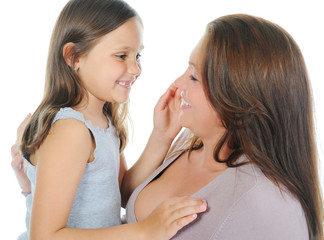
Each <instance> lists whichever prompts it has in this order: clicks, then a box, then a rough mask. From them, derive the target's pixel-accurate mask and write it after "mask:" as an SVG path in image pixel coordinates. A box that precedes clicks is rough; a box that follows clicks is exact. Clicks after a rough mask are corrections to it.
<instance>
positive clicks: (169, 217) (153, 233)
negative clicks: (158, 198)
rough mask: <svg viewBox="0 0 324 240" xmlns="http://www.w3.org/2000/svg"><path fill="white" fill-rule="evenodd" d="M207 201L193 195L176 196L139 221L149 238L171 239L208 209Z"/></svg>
mask: <svg viewBox="0 0 324 240" xmlns="http://www.w3.org/2000/svg"><path fill="white" fill-rule="evenodd" d="M206 209H207V202H206V201H205V200H203V199H198V198H191V197H175V198H171V199H168V200H166V201H164V202H162V203H161V204H160V205H159V206H158V207H157V208H156V209H155V210H154V211H153V212H152V213H151V214H150V215H149V216H148V217H147V218H146V219H145V220H143V221H142V222H139V224H142V227H143V228H142V229H143V230H144V232H145V233H147V234H148V238H147V239H159V240H160V239H161V240H162V239H170V238H171V237H173V236H174V235H175V234H176V233H177V232H178V231H179V230H180V229H181V228H183V227H184V226H186V225H188V224H189V223H191V222H192V221H194V220H195V219H196V218H197V213H201V212H204V211H206Z"/></svg>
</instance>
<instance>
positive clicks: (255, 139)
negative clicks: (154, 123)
mask: <svg viewBox="0 0 324 240" xmlns="http://www.w3.org/2000/svg"><path fill="white" fill-rule="evenodd" d="M201 72H202V81H203V84H204V89H205V92H206V95H207V96H208V98H209V101H210V102H211V103H212V105H213V106H214V108H215V110H216V111H217V112H218V114H219V115H220V117H221V119H222V121H223V125H224V127H225V128H226V129H227V131H226V134H225V135H224V136H223V139H222V141H221V142H220V143H219V144H218V145H217V146H216V147H215V156H214V157H215V160H216V161H218V162H226V163H227V165H228V166H229V167H234V166H237V165H236V164H235V160H236V159H237V158H238V156H239V155H241V154H245V155H246V156H247V157H248V159H249V160H250V161H251V162H253V163H254V164H256V165H257V166H258V167H259V168H260V169H261V170H262V171H263V173H264V174H265V175H266V176H267V177H268V178H269V179H271V180H272V181H273V182H274V183H275V184H276V185H277V186H278V187H279V188H281V190H284V189H288V191H290V192H291V193H292V194H293V195H294V196H295V197H296V198H297V199H298V200H299V201H300V203H301V205H302V208H303V210H304V213H305V217H306V220H307V224H308V230H309V237H310V239H322V237H323V201H322V197H321V190H320V183H319V176H318V159H317V150H316V145H315V140H314V123H313V105H312V94H311V88H310V82H309V78H308V74H307V70H306V66H305V63H304V59H303V56H302V54H301V51H300V49H299V47H298V45H297V44H296V42H295V41H294V40H293V38H292V37H291V36H290V35H289V34H288V33H287V32H286V31H285V30H283V29H282V28H281V27H279V26H277V25H275V24H273V23H271V22H269V21H267V20H264V19H262V18H257V17H253V16H249V15H230V16H224V17H221V18H218V19H216V20H214V21H212V22H211V23H209V25H208V26H207V30H206V33H205V36H204V38H203V40H202V49H201ZM195 141H196V142H199V141H197V138H195ZM227 142H228V145H229V147H230V148H231V149H232V150H233V153H232V155H231V156H229V157H228V158H227V159H220V158H219V157H218V153H219V151H220V149H221V147H222V145H223V144H226V143H227ZM192 146H194V144H192Z"/></svg>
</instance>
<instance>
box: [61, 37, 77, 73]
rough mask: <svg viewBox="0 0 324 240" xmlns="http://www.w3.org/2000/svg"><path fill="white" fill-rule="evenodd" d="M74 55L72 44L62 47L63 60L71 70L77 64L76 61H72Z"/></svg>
mask: <svg viewBox="0 0 324 240" xmlns="http://www.w3.org/2000/svg"><path fill="white" fill-rule="evenodd" d="M74 54H75V44H74V43H72V42H68V43H66V44H65V45H64V47H63V58H64V60H65V62H66V64H67V65H69V66H70V67H71V68H75V67H76V66H74V65H75V64H76V63H77V59H74Z"/></svg>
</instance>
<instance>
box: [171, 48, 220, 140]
mask: <svg viewBox="0 0 324 240" xmlns="http://www.w3.org/2000/svg"><path fill="white" fill-rule="evenodd" d="M198 53H199V44H198V45H197V46H196V47H195V49H194V50H193V52H192V53H191V56H190V60H189V66H188V68H187V70H186V71H185V73H184V74H183V75H182V76H181V77H179V78H178V79H177V80H176V81H175V82H174V84H175V85H176V86H177V87H178V88H179V89H180V90H181V97H182V101H181V113H180V123H181V125H182V126H184V127H187V128H189V129H191V131H192V132H194V133H195V134H196V135H198V136H202V135H206V134H210V133H213V132H214V130H217V131H219V130H222V131H223V130H224V127H223V125H222V123H221V120H220V117H219V115H218V114H217V112H216V110H215V109H214V108H213V107H212V105H211V103H210V102H209V101H208V99H207V96H206V94H205V92H204V88H203V84H202V79H201V75H200V71H199V69H198V66H199V65H198Z"/></svg>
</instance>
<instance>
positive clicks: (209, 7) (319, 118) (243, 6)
mask: <svg viewBox="0 0 324 240" xmlns="http://www.w3.org/2000/svg"><path fill="white" fill-rule="evenodd" d="M66 2H67V0H55V1H54V0H52V1H49V0H46V1H45V0H29V1H24V0H16V1H1V3H0V27H1V35H0V36H1V37H0V41H1V44H0V48H1V51H0V59H1V60H0V61H1V63H0V79H1V88H0V89H1V94H0V104H1V118H0V119H1V120H0V121H1V124H0V127H1V131H0V133H1V144H0V147H1V149H0V153H1V167H0V184H1V188H0V189H1V196H0V216H1V217H0V228H1V231H0V239H15V238H16V237H17V236H18V235H19V233H21V232H23V231H24V229H25V226H24V216H25V205H24V197H23V196H22V195H21V194H20V189H19V187H18V184H17V182H16V180H15V176H14V174H13V172H12V170H11V166H10V161H11V155H10V147H11V145H12V144H13V143H14V142H15V137H16V128H17V126H18V125H19V123H20V122H21V121H22V120H23V119H24V117H25V116H26V115H27V113H29V112H33V111H34V110H35V108H36V107H37V105H38V104H39V102H40V100H41V98H42V93H43V87H44V75H45V64H46V58H47V51H48V44H49V40H50V36H51V31H52V28H53V26H54V23H55V20H56V18H57V16H58V14H59V12H60V11H61V9H62V8H63V6H64V5H65V3H66ZM128 2H129V3H130V4H131V5H132V6H133V7H134V8H135V9H136V10H137V11H138V13H139V14H140V15H141V17H142V19H143V22H144V28H145V30H144V45H145V50H144V51H143V54H142V55H143V58H142V66H143V73H142V75H141V77H140V78H139V79H138V80H137V82H136V84H135V85H134V86H133V89H132V93H131V115H132V119H133V122H134V137H133V140H132V141H131V142H130V144H129V145H128V148H127V150H126V157H127V161H128V165H129V166H131V165H132V164H133V163H134V161H135V160H136V159H137V158H138V156H139V155H140V153H141V151H142V150H143V148H144V145H145V143H146V140H147V138H148V136H149V134H150V131H151V129H152V112H153V107H154V105H155V103H156V101H157V99H158V98H159V96H160V95H161V94H162V93H163V92H164V91H165V90H166V89H167V87H168V86H169V85H170V84H171V83H172V82H173V81H174V80H175V79H176V78H177V77H178V76H180V75H181V74H182V73H183V72H184V71H185V68H186V67H187V62H188V57H189V54H190V52H191V50H192V49H193V47H194V46H195V44H196V43H197V42H198V40H199V39H200V37H201V36H202V34H203V32H204V29H205V26H206V24H207V23H208V22H209V21H211V20H213V19H215V18H217V17H219V16H222V15H226V14H233V13H247V14H252V15H256V16H260V17H263V18H265V19H268V20H270V21H273V22H275V23H277V24H279V25H280V26H282V27H283V28H285V29H286V30H287V31H288V32H289V33H290V34H291V35H292V36H293V38H294V39H295V40H296V41H297V43H298V44H299V46H300V48H301V50H302V52H303V54H304V57H305V60H306V65H307V67H308V71H309V75H310V79H311V83H312V87H313V94H314V101H315V110H316V132H317V137H318V152H319V157H320V158H321V159H323V146H324V145H323V144H324V140H323V134H324V113H323V110H322V109H321V103H323V102H324V97H323V95H324V94H323V90H324V87H323V68H324V64H323V63H324V61H323V56H324V30H323V29H324V27H323V25H324V20H323V16H322V15H323V10H324V8H323V7H322V6H321V1H320V0H318V1H315V0H308V1H306V0H304V1H300V0H272V1H267V2H265V1H262V0H259V1H257V0H245V1H241V0H237V1H235V0H227V1H218V0H199V1H198V0H195V1H188V0H187V1H186V0H164V1H156V0H146V1H145V0H128ZM320 172H321V181H322V185H323V182H324V181H323V180H324V177H323V173H324V168H323V164H322V167H320Z"/></svg>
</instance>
